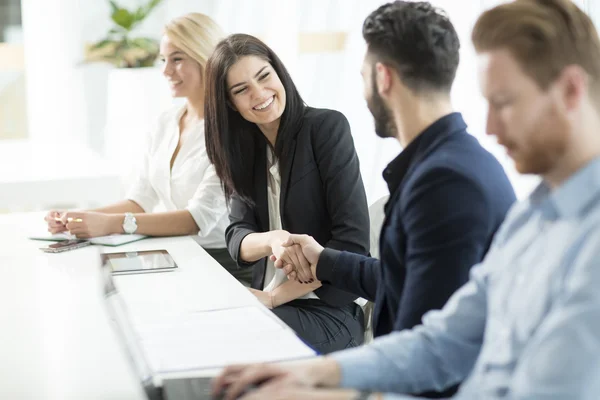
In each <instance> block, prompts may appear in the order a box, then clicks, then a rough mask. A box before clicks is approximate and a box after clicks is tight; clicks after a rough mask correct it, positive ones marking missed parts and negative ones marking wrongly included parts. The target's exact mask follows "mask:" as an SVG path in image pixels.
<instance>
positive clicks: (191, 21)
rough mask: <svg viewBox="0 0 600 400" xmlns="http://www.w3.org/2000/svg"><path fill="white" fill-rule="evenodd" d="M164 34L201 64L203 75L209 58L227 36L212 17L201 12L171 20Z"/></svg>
mask: <svg viewBox="0 0 600 400" xmlns="http://www.w3.org/2000/svg"><path fill="white" fill-rule="evenodd" d="M164 34H165V35H167V37H168V38H169V40H171V43H173V45H174V46H175V47H177V48H179V49H181V51H183V52H184V53H185V54H187V55H188V56H189V57H191V58H193V59H194V60H195V61H196V62H197V63H198V64H200V66H201V68H202V72H203V75H204V69H205V68H206V62H207V60H208V58H209V57H210V55H211V54H212V52H213V50H214V49H215V47H216V45H217V43H219V41H220V40H221V39H223V38H224V37H225V33H224V32H223V30H222V29H221V27H220V26H219V25H217V23H216V22H215V21H214V20H213V19H212V18H210V17H209V16H207V15H204V14H200V13H189V14H185V15H182V16H181V17H177V18H175V19H173V20H171V21H170V22H169V23H167V24H166V25H165V29H164Z"/></svg>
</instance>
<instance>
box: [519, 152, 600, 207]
mask: <svg viewBox="0 0 600 400" xmlns="http://www.w3.org/2000/svg"><path fill="white" fill-rule="evenodd" d="M599 195H600V157H596V158H595V159H593V160H592V161H590V162H589V163H587V164H586V165H585V166H584V167H583V168H581V169H579V171H577V172H575V174H573V175H572V176H571V177H570V178H569V179H567V180H566V181H565V182H564V183H563V184H562V185H560V186H559V187H558V188H556V189H555V190H551V189H550V187H549V186H548V184H547V183H546V182H542V183H540V184H539V186H538V187H537V188H536V189H535V190H534V191H533V193H532V194H531V195H530V196H529V201H530V203H531V204H532V205H534V206H538V207H540V208H541V209H542V210H547V211H552V214H553V217H555V218H570V217H576V216H579V215H580V214H581V213H582V212H584V211H585V209H586V208H587V206H588V205H589V204H590V202H592V201H593V200H594V199H595V198H596V197H598V196H599Z"/></svg>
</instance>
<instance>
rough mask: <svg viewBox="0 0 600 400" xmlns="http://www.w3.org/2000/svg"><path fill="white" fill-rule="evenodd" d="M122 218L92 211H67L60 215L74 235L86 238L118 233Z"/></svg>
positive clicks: (63, 222)
mask: <svg viewBox="0 0 600 400" xmlns="http://www.w3.org/2000/svg"><path fill="white" fill-rule="evenodd" d="M121 221H122V218H120V216H119V215H118V214H103V213H98V212H93V211H81V212H76V211H68V212H65V213H63V214H62V215H61V222H62V224H63V225H64V226H65V227H66V229H67V230H68V231H69V232H70V233H71V234H72V235H74V236H75V237H77V238H81V239H88V238H93V237H98V236H106V235H110V234H112V233H120V232H121V230H122V229H121V226H120V222H121Z"/></svg>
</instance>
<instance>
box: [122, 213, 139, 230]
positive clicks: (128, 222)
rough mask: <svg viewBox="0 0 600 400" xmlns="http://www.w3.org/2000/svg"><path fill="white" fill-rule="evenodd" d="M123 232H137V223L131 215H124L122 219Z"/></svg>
mask: <svg viewBox="0 0 600 400" xmlns="http://www.w3.org/2000/svg"><path fill="white" fill-rule="evenodd" d="M123 230H124V231H125V233H129V234H131V233H135V231H137V223H136V220H135V217H134V216H133V214H132V213H130V212H128V213H125V218H124V219H123Z"/></svg>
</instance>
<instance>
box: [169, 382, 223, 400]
mask: <svg viewBox="0 0 600 400" xmlns="http://www.w3.org/2000/svg"><path fill="white" fill-rule="evenodd" d="M210 382H211V378H189V379H187V378H186V379H167V380H165V381H164V387H163V393H164V397H165V399H166V400H215V399H219V398H220V396H219V397H213V396H212V394H211V392H212V391H211V385H210Z"/></svg>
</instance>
